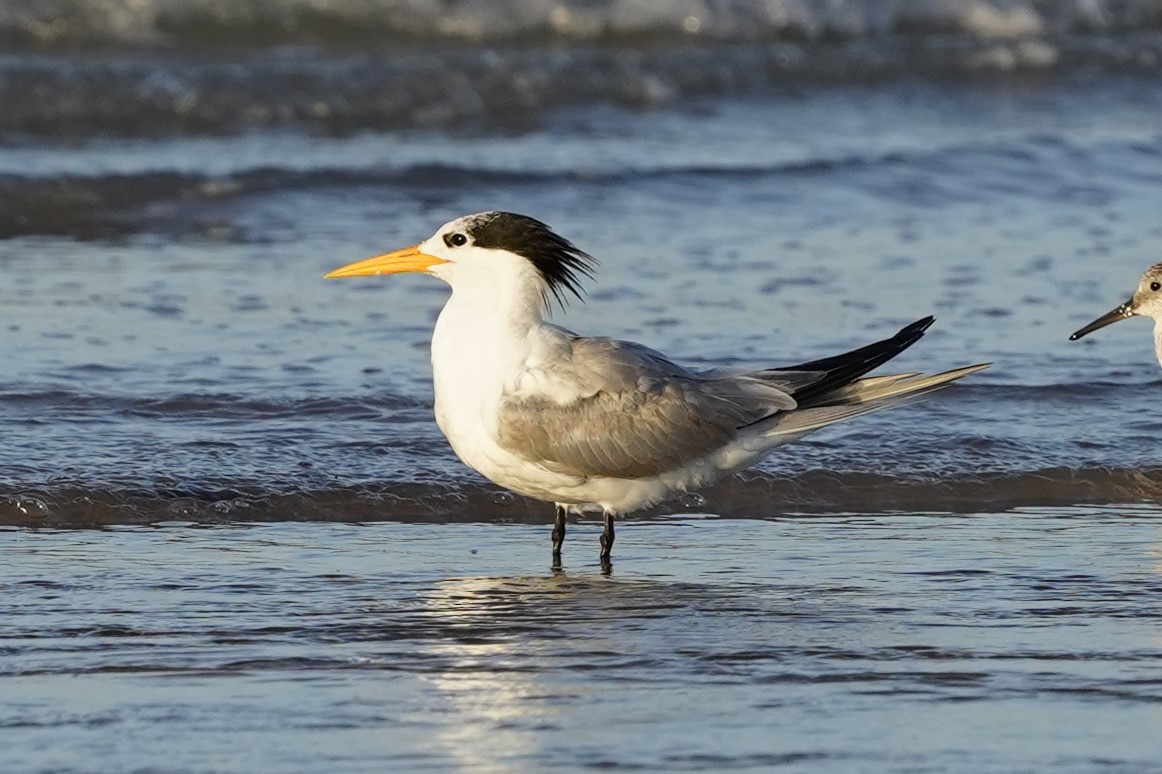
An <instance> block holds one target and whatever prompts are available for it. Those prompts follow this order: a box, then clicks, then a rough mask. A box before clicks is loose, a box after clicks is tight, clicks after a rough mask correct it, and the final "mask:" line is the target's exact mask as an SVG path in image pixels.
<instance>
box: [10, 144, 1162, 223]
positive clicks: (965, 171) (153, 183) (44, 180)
mask: <svg viewBox="0 0 1162 774" xmlns="http://www.w3.org/2000/svg"><path fill="white" fill-rule="evenodd" d="M1159 143H1162V136H1156V137H1153V138H1146V137H1144V138H1141V139H1135V140H1130V141H1119V142H1113V141H1108V142H1106V143H1104V144H1100V145H1085V144H1077V143H1073V142H1068V141H1065V140H1064V139H1062V138H1059V137H1053V136H1047V135H1044V134H1038V133H1033V134H1028V135H1024V136H1015V137H1008V138H1005V139H1004V140H1002V141H999V142H994V143H993V144H963V143H956V142H953V143H947V144H944V145H942V146H940V147H935V148H923V147H921V148H914V149H906V150H891V151H886V152H876V151H847V150H837V151H834V152H832V153H831V154H830V155H827V154H826V152H819V153H816V154H815V155H812V156H804V157H788V158H780V157H779V156H778V155H775V156H774V157H772V158H771V159H752V160H749V161H744V160H728V161H726V162H724V163H721V164H717V165H706V164H700V163H697V162H696V161H695V162H690V161H683V160H681V159H664V158H662V159H651V160H641V159H638V160H636V161H629V160H627V159H625V158H623V157H622V156H620V155H619V156H612V157H610V158H609V159H606V160H589V161H586V162H585V165H584V166H583V167H578V166H577V162H576V160H575V159H573V158H571V157H568V156H566V157H564V158H561V159H556V158H541V157H538V156H536V155H535V154H533V155H531V156H529V157H528V158H527V159H525V160H523V161H521V162H519V163H520V164H521V165H522V167H521V168H503V166H497V167H489V166H486V164H487V157H485V158H484V159H481V158H478V157H473V155H472V150H471V149H467V150H465V154H466V155H465V157H464V160H463V163H460V162H459V161H457V160H453V161H450V162H445V163H432V162H427V161H423V160H420V161H415V160H411V159H406V160H395V161H392V160H384V159H378V160H376V162H375V163H370V162H368V161H366V159H364V161H363V163H358V162H352V166H346V163H347V162H346V161H340V162H339V163H338V164H336V165H332V166H320V167H315V168H305V169H301V168H294V167H293V166H290V167H289V168H281V167H273V166H269V167H259V168H249V169H247V168H241V169H236V170H233V171H226V172H224V173H222V174H206V173H202V172H192V171H169V170H167V171H140V172H137V171H128V172H118V173H111V174H110V173H106V174H74V173H68V172H65V173H61V172H59V171H53V170H48V171H46V173H45V174H44V175H24V174H11V173H9V174H0V238H4V237H12V236H21V235H32V234H54V235H69V236H78V237H81V238H94V237H107V236H116V235H121V234H130V233H138V232H160V233H195V234H197V233H200V232H201V230H202V229H203V228H204V223H203V217H204V216H205V215H206V210H209V211H210V215H209V217H210V218H211V219H212V220H213V222H214V223H215V224H217V225H220V224H221V223H223V222H228V221H229V219H230V218H231V217H234V216H236V215H237V213H232V212H225V211H223V209H222V208H221V207H220V206H219V205H221V204H222V203H224V202H236V201H241V200H244V199H246V198H247V197H261V196H264V195H268V194H277V195H284V194H287V193H292V192H304V191H323V190H327V189H333V188H358V187H369V188H384V189H392V190H397V191H407V190H409V189H423V190H425V191H428V190H431V189H432V188H441V187H443V188H449V189H460V188H464V187H466V186H474V187H480V188H486V187H504V188H509V189H511V188H514V187H519V186H536V185H544V184H574V183H584V184H592V183H601V184H612V183H620V184H625V185H638V184H649V183H654V182H662V183H665V182H681V181H683V180H687V179H707V180H711V181H715V182H721V181H733V182H734V183H736V184H740V183H746V182H747V181H750V180H754V181H759V182H762V181H764V180H769V179H778V178H786V179H810V178H816V177H823V176H844V177H845V180H846V184H848V185H851V186H853V187H856V188H860V189H863V190H865V191H867V192H868V193H870V194H872V195H874V196H882V197H886V198H899V197H908V196H909V195H913V196H915V197H916V202H915V203H922V204H923V205H924V206H926V207H927V206H933V205H937V204H941V203H959V202H963V201H965V200H972V199H978V200H981V201H986V200H990V199H992V198H994V197H995V196H996V194H997V193H998V192H1003V193H1004V194H1006V195H1009V196H1020V197H1028V198H1032V199H1040V200H1043V201H1052V202H1056V201H1062V200H1064V201H1066V202H1067V203H1068V202H1071V201H1073V200H1075V199H1077V198H1078V197H1084V196H1089V197H1095V196H1108V195H1110V194H1109V193H1108V191H1107V189H1109V188H1110V187H1111V186H1114V187H1125V186H1129V187H1133V186H1156V185H1158V184H1159V182H1160V181H1162V146H1160V145H1159ZM360 147H362V146H360ZM378 152H379V153H381V154H382V153H383V152H384V151H383V150H382V149H379V151H378ZM158 153H163V151H160V150H159V151H158ZM449 153H452V154H454V153H455V152H454V151H449ZM340 155H341V156H343V155H346V151H342V152H340ZM150 159H153V157H152V156H150ZM159 163H160V162H159ZM243 163H244V162H239V164H243ZM291 163H292V164H293V162H291ZM323 163H324V164H325V163H326V162H325V161H324V162H323ZM502 163H506V162H503V161H500V162H498V164H502ZM901 179H906V180H907V181H909V183H910V185H908V186H901V185H899V182H900V180H901ZM950 179H951V180H955V181H956V185H954V186H953V185H948V184H946V183H945V182H944V181H946V180H950ZM921 180H922V181H923V182H924V185H923V186H921V185H920V184H919V182H917V181H921ZM1103 186H1104V187H1103ZM913 189H916V192H915V193H912V194H910V192H912V191H913ZM167 202H169V203H174V204H180V207H168V208H167V207H159V206H158V205H160V204H164V203H167ZM232 233H236V234H238V235H239V236H240V238H244V236H245V231H244V230H236V231H234V232H232Z"/></svg>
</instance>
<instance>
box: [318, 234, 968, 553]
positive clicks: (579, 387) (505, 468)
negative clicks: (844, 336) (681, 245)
mask: <svg viewBox="0 0 1162 774" xmlns="http://www.w3.org/2000/svg"><path fill="white" fill-rule="evenodd" d="M595 267H596V261H595V260H594V259H593V257H592V256H590V255H589V254H588V253H585V252H583V251H582V250H581V249H579V248H578V247H576V246H575V245H574V244H573V243H572V242H570V241H569V240H567V239H565V238H564V237H562V236H560V235H558V234H556V233H555V232H554V231H553V230H552V229H550V228H549V227H548V226H547V225H545V224H544V223H542V222H540V221H538V220H535V219H533V218H530V217H527V216H525V215H517V214H515V213H510V212H482V213H478V214H475V215H467V216H464V217H460V218H457V219H455V220H453V221H450V222H448V223H446V224H444V225H443V226H441V227H440V228H439V229H438V230H437V231H436V233H435V234H434V235H432V236H431V237H429V238H428V239H426V240H424V241H423V242H421V243H420V244H418V245H415V246H413V247H408V248H405V249H402V250H397V251H395V252H390V253H385V254H383V255H378V256H375V257H372V258H368V259H366V260H362V261H358V262H356V263H352V264H349V265H347V266H344V267H342V268H339V269H336V270H335V271H332V272H331V273H329V274H327V275H326V276H327V277H355V276H365V275H373V274H396V273H400V272H421V273H425V274H430V275H432V276H434V277H437V278H439V279H441V280H443V281H445V282H447V283H448V284H449V285H450V286H451V287H452V294H451V296H450V297H449V298H448V300H447V302H446V303H445V305H444V308H443V309H442V310H441V312H440V315H439V318H438V319H437V321H436V326H435V330H434V331H433V333H432V351H431V355H432V372H433V380H434V385H435V414H436V422H437V424H438V425H439V427H440V429H441V430H442V431H443V433H444V435H445V436H446V437H447V438H448V441H449V443H450V444H451V446H452V449H453V450H454V451H455V452H456V454H457V455H458V456H459V457H460V459H461V460H463V461H464V463H465V464H467V465H468V466H469V467H471V468H473V469H474V470H476V471H478V472H479V473H481V474H482V475H484V476H485V477H486V478H488V479H489V480H491V481H493V482H495V483H497V484H499V485H500V486H502V487H505V488H507V489H510V490H512V491H514V492H517V493H519V494H522V495H526V496H528V497H533V498H536V499H539V500H545V501H547V502H552V503H555V504H556V508H557V512H556V521H555V524H554V527H553V532H552V551H553V561H554V564H555V565H559V564H560V555H561V545H562V543H563V541H564V538H565V526H566V517H567V515H568V513H569V512H580V511H585V510H591V509H592V510H600V511H601V512H602V513H603V514H604V522H605V525H604V530H603V532H602V535H601V552H600V559H601V562H602V565H603V566H604V567H606V568H608V566H609V561H610V550H611V549H612V547H613V541H614V517H615V515H617V514H624V513H627V512H630V511H634V510H637V509H639V508H645V507H648V506H650V505H654V504H657V503H660V502H663V501H665V500H667V499H670V498H672V497H675V496H677V495H681V494H683V493H685V492H690V491H694V490H698V489H700V488H703V487H706V486H708V485H709V484H711V483H713V482H714V481H716V480H717V479H719V478H721V477H722V476H724V475H728V474H730V473H733V472H735V471H738V470H741V469H743V468H746V467H749V466H751V465H754V464H755V463H757V462H759V461H760V460H762V459H763V458H764V457H766V456H768V455H769V454H771V452H773V451H774V450H775V449H776V448H778V447H779V446H782V445H783V444H785V443H789V442H791V441H795V440H797V439H799V438H802V437H803V436H805V435H807V434H808V433H811V432H814V431H816V430H819V429H820V428H823V427H827V426H828V425H831V424H834V423H836V422H839V421H841V420H845V419H851V418H852V417H857V416H860V415H862V414H867V413H870V412H873V411H878V410H880V409H883V408H887V407H889V406H891V405H894V404H896V403H899V402H901V401H903V400H906V399H908V398H913V397H915V396H918V395H922V394H924V393H928V392H931V391H933V390H936V389H939V388H941V387H944V386H946V385H948V384H949V383H951V382H953V381H955V380H957V379H960V378H961V377H964V376H967V375H968V374H971V373H973V372H975V371H979V370H981V369H982V368H985V367H986V366H987V364H978V365H971V366H965V367H962V368H955V369H953V370H950V371H944V372H942V373H937V374H931V375H924V374H919V373H901V374H890V375H882V376H870V377H869V376H867V374H868V373H869V372H870V371H872V370H873V369H875V368H877V367H878V366H880V365H882V364H883V363H886V362H887V361H889V360H891V359H892V358H893V357H895V356H896V355H898V354H900V353H901V352H903V351H904V350H905V349H907V348H908V347H910V346H911V345H912V344H914V343H916V342H917V341H918V340H919V339H920V338H921V336H923V335H924V331H925V330H926V329H927V328H928V327H929V326H930V325H931V324H932V322H933V318H932V317H925V318H923V319H921V320H917V321H916V322H914V323H912V324H910V325H907V326H905V327H904V328H903V329H902V330H900V332H899V333H897V334H896V335H894V336H892V337H890V338H888V339H885V340H883V341H879V342H876V343H874V344H870V345H868V346H865V347H861V348H859V349H856V350H853V351H851V352H846V353H843V354H840V355H835V356H832V357H826V358H823V359H820V360H813V361H810V362H806V363H798V364H795V365H786V366H779V367H773V368H766V369H761V370H754V371H748V370H739V369H729V368H715V369H711V370H706V371H695V370H691V369H689V368H686V367H684V366H682V365H679V364H677V363H675V362H673V361H672V360H670V359H669V358H668V357H666V356H665V355H663V354H662V353H660V352H657V351H655V350H652V349H649V348H648V347H645V346H643V345H641V344H636V343H633V342H629V341H619V340H617V339H611V338H595V337H589V336H580V335H578V334H576V333H573V332H571V331H569V330H566V329H565V328H562V327H560V326H557V325H554V324H552V323H550V322H548V321H547V320H546V317H547V316H548V314H549V313H550V311H551V307H552V305H553V302H556V303H557V304H558V305H560V306H564V304H565V302H566V301H567V300H568V299H569V298H570V297H571V296H578V297H579V296H581V293H582V289H581V285H582V281H583V280H585V279H588V278H590V277H591V276H592V275H593V272H594V269H595Z"/></svg>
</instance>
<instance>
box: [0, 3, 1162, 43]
mask: <svg viewBox="0 0 1162 774" xmlns="http://www.w3.org/2000/svg"><path fill="white" fill-rule="evenodd" d="M1159 26H1162V8H1160V7H1159V6H1158V3H1157V2H1154V0H1089V2H1084V3H1077V2H1043V1H1041V0H1007V1H1006V2H988V1H987V0H970V1H967V2H940V3H914V2H913V3H884V2H880V1H879V0H847V2H843V3H835V2H829V1H828V0H802V1H799V2H777V1H776V2H771V1H770V0H717V2H712V3H710V2H698V1H697V0H695V1H694V2H681V3H648V2H624V0H598V1H597V2H593V1H592V0H562V1H561V2H553V3H545V2H541V1H540V0H506V1H505V2H462V1H461V0H407V1H406V2H404V1H402V0H361V1H360V2H345V3H336V2H331V0H103V2H100V3H94V2H92V1H91V0H55V1H54V2H52V3H43V2H40V0H5V2H3V3H0V35H2V36H3V37H5V38H7V39H8V40H9V41H13V42H23V43H28V44H38V45H78V44H91V45H92V44H103V45H109V44H158V43H167V44H170V45H177V44H186V45H194V44H201V45H205V44H216V45H228V44H233V45H255V44H258V45H269V44H271V43H287V42H294V43H298V42H310V43H327V44H333V45H340V44H351V43H367V44H398V43H400V42H407V41H415V40H417V39H418V40H422V41H427V42H430V41H470V42H480V43H496V42H505V41H530V40H532V41H544V40H555V41H602V42H608V41H622V40H631V41H642V40H645V41H655V42H657V41H674V40H677V41H688V40H691V39H710V40H720V41H734V42H737V41H753V40H795V41H821V40H849V39H865V38H875V37H883V36H889V35H906V36H912V37H916V36H924V35H937V34H964V35H971V36H975V37H979V38H986V39H1014V38H1031V37H1039V36H1049V35H1059V36H1060V35H1071V34H1072V35H1078V34H1099V33H1100V34H1106V35H1116V34H1129V33H1132V32H1135V31H1140V30H1143V29H1149V28H1157V27H1159Z"/></svg>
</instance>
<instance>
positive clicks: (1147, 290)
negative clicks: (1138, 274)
mask: <svg viewBox="0 0 1162 774" xmlns="http://www.w3.org/2000/svg"><path fill="white" fill-rule="evenodd" d="M1139 316H1140V317H1149V318H1151V319H1153V320H1154V321H1155V322H1156V323H1159V324H1162V263H1156V264H1154V265H1153V266H1151V267H1150V268H1149V269H1147V270H1146V273H1145V274H1143V275H1142V281H1141V282H1139V283H1138V289H1137V290H1135V291H1134V295H1133V296H1132V297H1131V298H1130V300H1129V301H1127V302H1126V303H1124V304H1122V305H1121V306H1119V307H1117V308H1116V309H1112V310H1110V311H1109V312H1106V313H1105V314H1103V315H1102V316H1101V317H1099V318H1097V319H1096V320H1094V321H1093V322H1091V323H1090V324H1089V325H1087V326H1085V327H1084V328H1082V329H1081V330H1079V331H1077V332H1076V333H1074V334H1073V335H1072V336H1070V337H1069V340H1070V341H1077V340H1078V339H1080V338H1081V337H1082V336H1087V335H1089V334H1091V333H1093V332H1094V331H1096V330H1097V329H1098V328H1104V327H1106V326H1107V325H1111V324H1113V323H1116V322H1118V321H1119V320H1125V319H1126V318H1128V317H1139Z"/></svg>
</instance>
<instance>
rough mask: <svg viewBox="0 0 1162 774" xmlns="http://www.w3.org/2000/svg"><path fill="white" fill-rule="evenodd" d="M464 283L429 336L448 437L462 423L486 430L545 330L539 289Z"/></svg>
mask: <svg viewBox="0 0 1162 774" xmlns="http://www.w3.org/2000/svg"><path fill="white" fill-rule="evenodd" d="M466 279H468V278H461V277H458V278H457V279H456V282H455V283H454V284H453V286H452V288H453V289H452V296H451V297H450V298H449V299H448V302H447V304H445V305H444V309H443V310H442V311H441V312H440V317H439V319H438V320H436V328H435V330H434V331H433V332H432V378H433V382H434V386H435V393H436V418H437V420H438V421H439V423H440V426H441V427H442V428H443V429H444V431H445V433H446V434H449V430H450V426H451V425H460V424H462V423H463V422H471V423H476V422H484V423H485V424H488V420H489V418H490V416H491V413H492V412H493V411H495V408H496V405H497V402H498V401H499V398H500V396H501V394H503V393H504V392H505V391H510V390H511V389H512V388H513V386H514V384H515V383H516V381H517V379H518V378H519V377H520V375H521V374H522V373H523V372H524V370H525V368H526V364H527V363H528V360H529V356H530V353H531V351H532V348H533V346H534V345H535V338H536V337H535V332H536V331H537V330H539V329H540V328H541V326H542V325H543V324H544V320H543V317H542V314H543V311H544V302H543V300H542V299H541V295H540V285H539V283H536V282H513V281H512V280H511V278H510V279H509V281H507V282H504V281H495V280H496V278H495V277H490V276H482V277H479V278H471V279H473V280H475V279H479V280H480V281H479V282H474V281H464V280H466ZM500 279H502V280H503V279H504V278H503V277H502V278H500Z"/></svg>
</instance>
